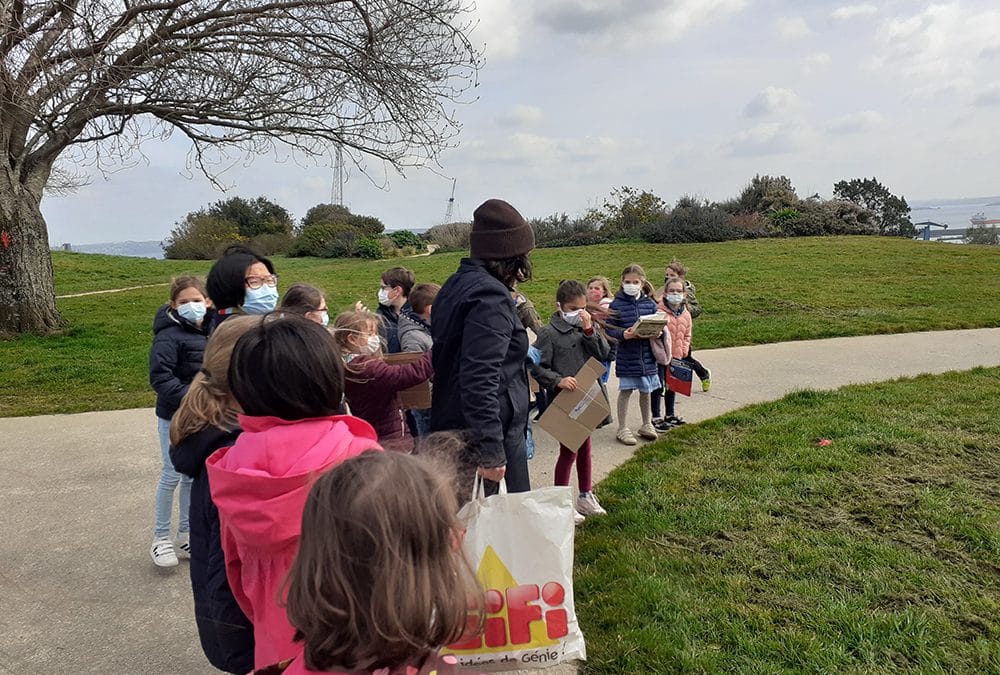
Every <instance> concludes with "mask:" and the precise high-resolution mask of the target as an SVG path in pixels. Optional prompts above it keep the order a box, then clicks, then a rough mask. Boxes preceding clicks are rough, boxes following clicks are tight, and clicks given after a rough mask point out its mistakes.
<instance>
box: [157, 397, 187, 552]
mask: <svg viewBox="0 0 1000 675" xmlns="http://www.w3.org/2000/svg"><path fill="white" fill-rule="evenodd" d="M156 430H157V432H159V435H160V457H161V459H162V460H163V466H162V467H161V468H160V482H159V484H158V485H157V486H156V524H155V526H154V529H153V538H154V539H160V538H164V537H169V536H170V514H171V512H172V511H173V507H174V489H175V488H176V487H177V483H180V484H181V497H180V511H181V513H180V518H179V520H178V523H177V531H178V532H188V531H189V529H190V526H189V525H188V512H189V511H190V510H191V479H190V478H188V477H187V476H182V475H181V474H179V473H177V472H176V471H174V465H173V463H172V462H171V461H170V420H165V419H163V418H161V417H157V418H156Z"/></svg>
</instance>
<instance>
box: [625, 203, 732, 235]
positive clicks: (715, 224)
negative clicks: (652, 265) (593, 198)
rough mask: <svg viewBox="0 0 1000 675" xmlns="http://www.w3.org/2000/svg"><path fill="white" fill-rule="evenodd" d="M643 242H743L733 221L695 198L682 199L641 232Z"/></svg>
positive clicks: (714, 206)
mask: <svg viewBox="0 0 1000 675" xmlns="http://www.w3.org/2000/svg"><path fill="white" fill-rule="evenodd" d="M640 234H641V236H642V238H643V240H644V241H648V242H650V243H654V244H681V243H687V242H707V241H726V240H729V239H742V238H743V232H741V231H740V230H738V229H737V228H736V227H735V226H734V225H733V217H732V216H731V215H730V214H729V213H727V212H726V211H724V210H723V209H721V208H719V207H718V206H717V205H715V204H712V203H710V202H708V201H707V200H700V199H698V198H696V197H681V198H680V199H679V200H678V201H677V205H676V206H674V208H673V209H672V210H671V211H670V212H669V213H667V214H666V215H664V216H661V217H660V218H658V219H656V220H655V221H653V222H650V223H647V224H645V225H644V226H643V227H642V228H641V229H640Z"/></svg>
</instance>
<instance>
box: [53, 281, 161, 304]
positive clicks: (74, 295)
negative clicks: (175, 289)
mask: <svg viewBox="0 0 1000 675" xmlns="http://www.w3.org/2000/svg"><path fill="white" fill-rule="evenodd" d="M169 285H170V284H169V283H167V282H164V283H162V284H146V285H145V286H127V287H126V288H107V289H104V290H101V291H86V292H85V293H69V294H67V295H57V296H56V300H62V299H63V298H82V297H83V296H85V295H101V294H103V293H124V292H125V291H137V290H139V289H140V288H157V287H158V286H169Z"/></svg>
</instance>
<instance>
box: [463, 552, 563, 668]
mask: <svg viewBox="0 0 1000 675" xmlns="http://www.w3.org/2000/svg"><path fill="white" fill-rule="evenodd" d="M476 576H478V577H479V581H480V583H482V584H483V586H484V587H485V588H486V589H487V591H486V613H487V618H486V622H485V630H484V631H483V634H482V635H481V636H476V637H475V638H472V639H471V640H467V641H466V642H461V643H458V644H453V645H450V646H449V651H455V652H467V651H476V652H480V653H488V652H499V651H508V650H509V649H510V648H511V647H518V648H524V649H534V648H536V647H551V646H552V645H556V644H559V643H558V642H557V640H558V639H559V638H562V637H566V636H567V635H568V634H569V614H568V613H567V611H566V609H565V606H564V602H565V600H566V590H565V589H564V588H563V587H562V584H559V583H557V582H555V581H550V582H549V583H547V584H544V585H543V586H541V588H539V587H538V585H536V584H526V585H523V586H522V585H519V584H518V583H517V581H515V580H514V577H513V575H512V574H511V573H510V570H508V569H507V567H506V565H504V564H503V562H502V561H501V560H500V557H499V556H498V555H497V554H496V551H494V550H493V547H492V546H487V547H486V551H485V552H484V553H483V559H482V560H481V561H480V563H479V570H478V571H477V573H476ZM539 600H541V604H538V603H539Z"/></svg>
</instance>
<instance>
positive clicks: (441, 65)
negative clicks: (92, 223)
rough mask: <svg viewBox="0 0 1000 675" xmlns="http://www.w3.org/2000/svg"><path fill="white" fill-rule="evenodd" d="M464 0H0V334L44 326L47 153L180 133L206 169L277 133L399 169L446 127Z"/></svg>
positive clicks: (430, 148) (467, 70)
mask: <svg viewBox="0 0 1000 675" xmlns="http://www.w3.org/2000/svg"><path fill="white" fill-rule="evenodd" d="M467 1H468V0H422V1H421V2H416V1H412V2H409V1H405V0H235V1H234V0H117V1H112V0H62V1H57V0H45V1H32V0H0V57H2V58H0V149H2V153H0V154H2V157H0V334H11V333H22V332H42V333H44V332H52V331H56V330H58V329H59V328H60V326H61V319H60V317H59V315H58V313H57V312H56V308H55V298H54V290H53V280H52V261H51V256H50V254H49V245H48V234H47V230H46V225H45V220H44V218H43V217H42V214H41V211H40V209H39V205H40V202H41V199H42V196H43V193H44V192H45V189H46V185H47V184H49V185H53V184H55V183H56V182H57V181H51V182H50V179H51V178H54V177H53V176H52V171H53V166H54V164H55V162H56V160H57V159H60V165H69V166H70V167H78V166H81V165H86V164H87V163H90V164H91V165H95V166H97V167H105V166H108V165H110V164H114V163H115V162H121V161H122V160H125V159H127V158H128V157H129V156H130V153H132V152H133V151H135V150H136V149H137V148H138V145H139V143H140V142H141V141H143V140H144V139H149V138H163V137H165V136H167V135H169V134H170V133H173V132H180V133H183V134H184V135H185V136H186V137H187V138H188V139H190V141H191V143H192V151H191V156H190V161H191V162H192V163H193V164H194V165H195V166H197V167H198V168H199V169H201V170H202V171H204V172H205V173H206V175H208V176H210V177H211V176H212V175H213V174H214V173H215V172H216V171H217V170H218V169H219V168H220V167H222V166H225V165H226V163H227V162H232V161H235V159H234V156H235V157H238V158H242V157H246V156H248V155H255V154H262V153H268V152H271V151H272V150H274V149H275V148H276V147H277V146H282V145H283V146H287V147H290V148H292V149H293V151H295V152H301V153H306V154H310V155H325V154H327V153H328V152H329V150H330V148H331V147H332V146H333V145H334V144H340V145H341V146H342V147H344V148H346V149H348V151H351V150H353V151H356V152H358V153H359V154H366V155H369V156H373V157H376V158H379V159H381V160H385V161H386V162H388V163H389V164H391V165H393V166H395V167H396V168H402V167H404V166H407V165H419V164H423V163H425V162H427V161H432V160H434V159H435V158H436V157H437V155H438V153H439V152H440V151H441V149H442V148H444V147H447V146H448V145H449V144H450V143H451V142H452V141H453V140H454V138H455V135H456V134H457V133H458V130H459V127H458V124H457V122H456V121H455V118H454V114H453V110H452V108H451V105H452V104H453V103H455V102H459V101H462V100H463V96H464V95H465V94H466V93H467V92H468V91H469V90H470V89H471V88H472V87H474V86H475V84H476V75H477V72H478V69H479V66H480V64H481V60H480V54H479V53H478V52H477V50H476V49H474V48H473V46H472V45H471V44H470V42H469V39H468V37H467V29H468V28H469V22H468V11H469V9H468V8H467V7H466V6H465V5H464V4H463V2H467Z"/></svg>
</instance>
